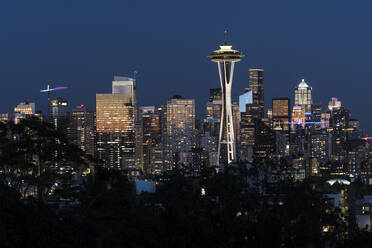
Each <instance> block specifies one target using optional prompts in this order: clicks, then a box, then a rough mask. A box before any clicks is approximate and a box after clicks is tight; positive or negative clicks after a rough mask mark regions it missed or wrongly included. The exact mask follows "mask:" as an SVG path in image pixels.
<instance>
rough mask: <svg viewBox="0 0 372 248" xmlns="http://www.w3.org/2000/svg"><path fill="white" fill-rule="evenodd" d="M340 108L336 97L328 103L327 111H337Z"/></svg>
mask: <svg viewBox="0 0 372 248" xmlns="http://www.w3.org/2000/svg"><path fill="white" fill-rule="evenodd" d="M341 106H342V104H341V101H339V100H338V99H337V98H336V97H332V98H331V100H330V101H329V103H328V109H329V111H333V109H339V108H341Z"/></svg>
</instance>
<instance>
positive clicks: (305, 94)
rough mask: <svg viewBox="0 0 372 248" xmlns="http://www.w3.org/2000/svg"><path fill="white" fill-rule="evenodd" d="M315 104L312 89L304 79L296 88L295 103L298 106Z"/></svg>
mask: <svg viewBox="0 0 372 248" xmlns="http://www.w3.org/2000/svg"><path fill="white" fill-rule="evenodd" d="M312 103H313V98H312V88H311V87H310V86H309V85H308V84H307V83H306V82H305V80H304V79H302V81H301V82H300V83H299V84H298V86H297V87H296V88H295V102H294V104H295V105H297V106H310V105H311V104H312Z"/></svg>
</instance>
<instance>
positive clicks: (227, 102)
mask: <svg viewBox="0 0 372 248" xmlns="http://www.w3.org/2000/svg"><path fill="white" fill-rule="evenodd" d="M208 57H209V58H210V59H211V61H213V62H216V63H217V66H218V74H219V77H220V83H221V90H222V112H221V121H220V132H219V137H218V150H217V152H218V165H228V164H230V163H231V162H233V161H235V160H236V146H235V136H234V124H233V116H232V107H231V86H232V80H233V74H234V65H235V62H239V61H240V60H241V58H242V57H244V55H243V54H242V53H240V52H239V51H237V50H233V49H232V46H231V45H230V44H229V43H228V42H227V30H225V31H224V43H223V44H222V45H220V49H218V50H216V51H213V52H212V53H211V54H210V55H209V56H208Z"/></svg>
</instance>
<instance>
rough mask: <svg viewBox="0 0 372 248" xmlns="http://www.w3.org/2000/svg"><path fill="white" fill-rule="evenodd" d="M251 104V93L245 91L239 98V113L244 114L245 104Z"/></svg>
mask: <svg viewBox="0 0 372 248" xmlns="http://www.w3.org/2000/svg"><path fill="white" fill-rule="evenodd" d="M252 103H253V96H252V91H251V90H247V91H246V92H245V93H244V94H242V95H240V96H239V112H240V113H241V112H245V111H246V106H247V104H252Z"/></svg>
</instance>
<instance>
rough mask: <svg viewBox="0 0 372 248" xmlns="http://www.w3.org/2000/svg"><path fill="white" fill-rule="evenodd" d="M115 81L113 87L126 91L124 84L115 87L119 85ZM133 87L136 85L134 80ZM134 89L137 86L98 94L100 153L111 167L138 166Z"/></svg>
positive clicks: (98, 139)
mask: <svg viewBox="0 0 372 248" xmlns="http://www.w3.org/2000/svg"><path fill="white" fill-rule="evenodd" d="M114 82H117V81H115V80H114ZM114 82H113V91H114V92H122V91H120V87H121V86H122V85H120V86H118V87H119V88H115V87H114V86H117V85H116V83H114ZM125 87H126V86H125ZM130 87H132V88H133V89H134V82H133V84H132V86H130ZM130 87H129V88H130ZM117 90H119V91H117ZM134 93H135V91H134V90H133V91H124V92H123V93H112V94H96V132H97V144H96V156H97V158H99V159H101V160H102V161H104V165H105V166H106V167H108V168H112V169H120V170H130V171H134V170H135V169H136V167H135V100H134V99H135V96H133V94H134Z"/></svg>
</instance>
